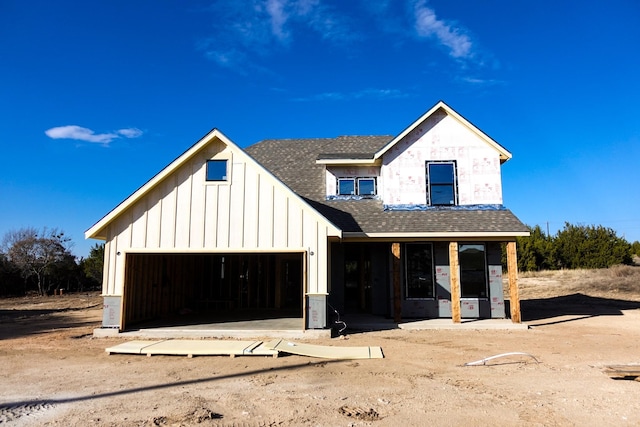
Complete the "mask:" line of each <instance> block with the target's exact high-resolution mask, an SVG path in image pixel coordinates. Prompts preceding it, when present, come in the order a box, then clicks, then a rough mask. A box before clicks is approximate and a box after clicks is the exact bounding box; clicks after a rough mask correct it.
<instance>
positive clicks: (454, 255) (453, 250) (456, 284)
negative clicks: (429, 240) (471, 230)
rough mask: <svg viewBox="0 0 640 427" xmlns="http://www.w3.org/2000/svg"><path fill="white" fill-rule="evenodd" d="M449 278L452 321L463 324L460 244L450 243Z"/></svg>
mask: <svg viewBox="0 0 640 427" xmlns="http://www.w3.org/2000/svg"><path fill="white" fill-rule="evenodd" d="M449 278H450V285H451V319H452V320H453V323H460V322H462V316H461V315H460V263H459V261H458V242H450V243H449Z"/></svg>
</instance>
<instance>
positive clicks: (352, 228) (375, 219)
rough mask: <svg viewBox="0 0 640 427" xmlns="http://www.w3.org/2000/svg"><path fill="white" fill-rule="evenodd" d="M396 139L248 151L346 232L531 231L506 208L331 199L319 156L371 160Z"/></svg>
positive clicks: (264, 144)
mask: <svg viewBox="0 0 640 427" xmlns="http://www.w3.org/2000/svg"><path fill="white" fill-rule="evenodd" d="M392 139H393V137H392V136H341V137H338V138H312V139H270V140H264V141H261V142H259V143H257V144H255V145H252V146H250V147H247V148H246V149H245V151H246V152H247V153H248V154H249V155H250V156H252V157H253V158H254V159H255V160H256V161H258V162H259V163H260V164H262V165H263V166H264V167H265V168H267V169H268V170H269V171H271V173H273V174H274V175H275V176H276V177H277V178H278V179H280V180H281V181H282V182H283V183H284V184H285V185H287V186H288V187H289V188H291V189H292V190H293V191H294V192H296V193H297V194H298V195H300V196H301V197H302V198H304V199H305V200H306V201H307V202H308V203H309V204H310V205H311V206H313V207H314V208H315V209H316V210H318V211H319V212H320V213H321V214H322V215H324V216H325V217H326V218H327V219H329V220H330V221H331V222H332V223H333V224H335V225H336V226H337V227H339V228H340V229H342V230H343V231H344V232H364V233H468V232H477V233H491V232H502V233H505V232H506V233H508V232H514V233H517V232H523V231H528V228H527V227H526V226H525V225H524V224H523V223H522V222H520V220H519V219H518V218H516V216H515V215H514V214H513V213H511V211H509V210H507V209H501V210H480V209H479V210H415V211H414V210H411V211H397V210H394V211H385V210H384V208H383V205H382V201H380V200H375V199H363V200H326V189H325V185H326V184H325V166H324V165H322V164H316V159H318V158H324V159H332V158H340V155H344V157H347V156H348V155H351V156H353V155H357V156H364V155H368V154H365V153H371V156H370V157H356V158H372V157H373V153H375V152H376V151H378V150H379V149H380V148H382V147H383V146H384V145H385V144H387V143H388V142H389V141H391V140H392ZM327 154H328V155H329V156H328V157H327ZM347 158H351V157H347Z"/></svg>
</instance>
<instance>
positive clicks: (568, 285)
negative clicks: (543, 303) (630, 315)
mask: <svg viewBox="0 0 640 427" xmlns="http://www.w3.org/2000/svg"><path fill="white" fill-rule="evenodd" d="M519 287H520V295H521V298H522V299H534V298H547V297H554V296H562V295H571V294H575V293H580V294H584V295H589V296H594V297H611V296H616V297H617V298H619V299H625V300H632V301H640V267H636V266H630V265H616V266H613V267H610V268H602V269H580V270H545V271H535V272H522V273H520V275H519Z"/></svg>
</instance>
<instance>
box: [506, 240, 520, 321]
mask: <svg viewBox="0 0 640 427" xmlns="http://www.w3.org/2000/svg"><path fill="white" fill-rule="evenodd" d="M507 271H508V274H509V276H508V277H509V306H510V307H511V321H512V322H513V323H520V322H522V319H521V316H520V293H519V291H518V253H517V251H516V242H508V243H507Z"/></svg>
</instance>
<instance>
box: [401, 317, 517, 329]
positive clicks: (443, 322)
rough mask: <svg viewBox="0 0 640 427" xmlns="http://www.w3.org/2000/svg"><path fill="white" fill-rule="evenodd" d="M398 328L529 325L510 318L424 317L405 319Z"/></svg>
mask: <svg viewBox="0 0 640 427" xmlns="http://www.w3.org/2000/svg"><path fill="white" fill-rule="evenodd" d="M398 328H400V329H405V330H411V331H418V330H427V329H449V330H469V329H471V330H486V329H490V330H495V329H504V330H527V329H529V325H527V324H525V323H513V322H512V321H511V320H509V319H462V321H461V322H460V323H454V322H453V321H452V320H451V319H424V320H415V321H411V320H405V321H403V322H401V323H399V324H398Z"/></svg>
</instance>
